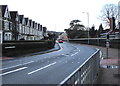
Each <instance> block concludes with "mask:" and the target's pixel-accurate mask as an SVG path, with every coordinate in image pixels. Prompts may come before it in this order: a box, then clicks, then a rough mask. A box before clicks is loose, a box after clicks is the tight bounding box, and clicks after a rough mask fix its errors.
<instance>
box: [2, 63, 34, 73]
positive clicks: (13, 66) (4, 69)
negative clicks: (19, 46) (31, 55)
mask: <svg viewBox="0 0 120 86" xmlns="http://www.w3.org/2000/svg"><path fill="white" fill-rule="evenodd" d="M33 62H34V61H30V62H27V63H23V64H18V65H15V66H11V67H7V68H3V69H0V71H1V70H6V69H9V68H14V67H18V66H22V65H27V64H30V63H33Z"/></svg>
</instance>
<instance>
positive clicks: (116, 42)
mask: <svg viewBox="0 0 120 86" xmlns="http://www.w3.org/2000/svg"><path fill="white" fill-rule="evenodd" d="M69 42H73V43H81V44H88V39H70V40H69ZM89 44H90V45H97V46H102V47H105V46H106V39H102V38H101V39H100V38H99V39H97V38H95V39H93V38H90V39H89ZM119 44H120V39H110V48H117V49H120V45H119Z"/></svg>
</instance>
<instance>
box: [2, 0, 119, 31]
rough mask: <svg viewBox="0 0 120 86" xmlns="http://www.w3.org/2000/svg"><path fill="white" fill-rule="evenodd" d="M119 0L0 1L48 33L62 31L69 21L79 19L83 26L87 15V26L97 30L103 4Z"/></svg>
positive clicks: (116, 2) (115, 2)
mask: <svg viewBox="0 0 120 86" xmlns="http://www.w3.org/2000/svg"><path fill="white" fill-rule="evenodd" d="M118 1H119V0H0V4H1V5H8V7H9V10H10V11H18V13H19V15H24V16H25V17H28V18H29V19H32V20H33V21H36V22H38V23H40V24H42V25H43V26H46V27H47V29H48V30H50V31H55V30H56V31H64V29H67V28H69V23H70V21H72V20H74V19H79V20H80V21H82V22H81V23H82V24H83V25H85V26H87V25H88V23H87V13H83V12H88V13H89V26H90V27H91V26H92V25H93V24H94V25H95V28H96V29H97V28H98V26H99V25H100V23H102V21H100V20H99V19H98V18H99V15H100V11H101V9H102V8H103V6H104V5H105V4H118Z"/></svg>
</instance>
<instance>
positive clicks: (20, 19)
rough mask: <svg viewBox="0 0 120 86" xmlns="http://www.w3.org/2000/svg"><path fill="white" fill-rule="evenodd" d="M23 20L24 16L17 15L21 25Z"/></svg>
mask: <svg viewBox="0 0 120 86" xmlns="http://www.w3.org/2000/svg"><path fill="white" fill-rule="evenodd" d="M23 18H24V15H19V21H20V23H21V24H22V21H23Z"/></svg>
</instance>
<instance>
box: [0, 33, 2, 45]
mask: <svg viewBox="0 0 120 86" xmlns="http://www.w3.org/2000/svg"><path fill="white" fill-rule="evenodd" d="M0 43H2V33H0Z"/></svg>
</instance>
